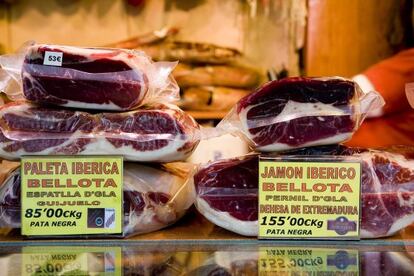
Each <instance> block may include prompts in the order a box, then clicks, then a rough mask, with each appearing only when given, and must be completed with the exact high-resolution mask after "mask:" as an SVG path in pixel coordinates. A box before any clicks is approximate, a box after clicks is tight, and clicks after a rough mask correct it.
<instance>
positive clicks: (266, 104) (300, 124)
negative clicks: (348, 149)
mask: <svg viewBox="0 0 414 276" xmlns="http://www.w3.org/2000/svg"><path fill="white" fill-rule="evenodd" d="M382 105H383V99H382V98H381V96H380V95H379V94H378V93H376V92H374V91H372V92H369V93H366V94H365V93H363V92H362V91H361V89H360V88H359V87H358V85H357V84H356V83H355V82H353V81H350V80H346V79H343V78H340V77H327V78H302V77H295V78H286V79H282V80H279V81H271V82H268V83H267V84H265V85H263V86H262V87H260V88H258V89H257V90H256V91H255V92H253V93H251V94H250V95H247V96H245V97H244V98H242V99H241V100H240V101H239V102H238V103H237V104H236V106H235V107H234V108H233V109H232V110H231V111H230V113H229V114H228V115H227V116H226V117H225V118H224V119H223V120H222V122H220V124H219V125H218V128H219V129H220V130H222V131H224V132H233V133H237V134H240V135H241V136H242V137H244V138H246V140H247V141H248V142H249V143H250V145H251V146H252V148H254V149H255V150H257V151H261V152H273V151H282V150H288V149H293V148H300V147H308V146H317V145H329V144H336V143H340V142H343V141H346V140H348V139H349V138H351V136H352V134H353V133H354V132H355V131H356V130H357V129H358V127H359V126H360V125H361V123H362V121H363V119H364V117H365V115H366V114H367V113H368V112H369V111H371V110H374V109H376V108H378V107H380V106H382Z"/></svg>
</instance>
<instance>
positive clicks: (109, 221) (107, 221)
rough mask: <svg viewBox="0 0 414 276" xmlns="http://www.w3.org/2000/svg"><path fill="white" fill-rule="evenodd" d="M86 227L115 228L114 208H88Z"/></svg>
mask: <svg viewBox="0 0 414 276" xmlns="http://www.w3.org/2000/svg"><path fill="white" fill-rule="evenodd" d="M88 228H106V229H108V228H115V209H113V208H88Z"/></svg>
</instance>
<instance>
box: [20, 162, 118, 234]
mask: <svg viewBox="0 0 414 276" xmlns="http://www.w3.org/2000/svg"><path fill="white" fill-rule="evenodd" d="M122 174H123V159H122V157H113V156H105V157H97V156H67V157H66V156H63V157H50V158H49V157H24V158H23V159H22V161H21V189H22V193H21V202H22V235H27V236H51V235H85V234H121V233H122V223H123V216H122V214H123V210H122V205H123V204H122V202H123V198H122V196H123V193H122V183H123V182H122V176H123V175H122Z"/></svg>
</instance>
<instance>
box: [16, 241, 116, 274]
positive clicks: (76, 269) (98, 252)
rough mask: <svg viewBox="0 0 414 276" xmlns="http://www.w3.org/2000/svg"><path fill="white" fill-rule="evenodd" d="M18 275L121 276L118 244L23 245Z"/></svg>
mask: <svg viewBox="0 0 414 276" xmlns="http://www.w3.org/2000/svg"><path fill="white" fill-rule="evenodd" d="M21 271H22V272H21V275H25V276H26V275H27V276H29V275H105V276H109V275H110V276H121V275H122V249H121V247H85V246H83V247H80V246H59V247H57V246H56V247H54V246H47V247H44V246H43V247H40V246H26V247H23V250H22V262H21Z"/></svg>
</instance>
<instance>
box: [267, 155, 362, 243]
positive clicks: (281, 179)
mask: <svg viewBox="0 0 414 276" xmlns="http://www.w3.org/2000/svg"><path fill="white" fill-rule="evenodd" d="M360 182H361V164H360V163H359V162H296V161H295V162H293V161H292V162H290V161H279V160H269V159H261V160H260V162H259V238H300V239H302V238H314V239H315V238H329V239H331V238H342V239H358V238H359V216H360Z"/></svg>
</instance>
